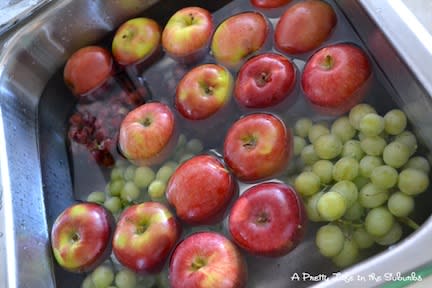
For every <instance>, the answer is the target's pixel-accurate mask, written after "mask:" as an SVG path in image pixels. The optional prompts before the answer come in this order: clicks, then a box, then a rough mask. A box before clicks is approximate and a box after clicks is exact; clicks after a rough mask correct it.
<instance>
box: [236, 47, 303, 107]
mask: <svg viewBox="0 0 432 288" xmlns="http://www.w3.org/2000/svg"><path fill="white" fill-rule="evenodd" d="M295 82H296V69H295V67H294V65H293V63H292V62H291V61H290V60H288V59H287V58H286V57H284V56H282V55H279V54H275V53H264V54H261V55H258V56H255V57H253V58H251V59H249V60H248V61H247V62H246V63H244V64H243V66H242V67H241V69H240V71H239V73H238V76H237V79H236V83H235V88H234V96H235V98H236V100H237V103H239V104H240V105H241V106H244V107H247V108H267V107H271V106H275V105H276V104H279V103H280V102H282V101H283V100H284V99H286V97H287V96H288V95H289V93H290V92H292V90H293V88H294V86H295Z"/></svg>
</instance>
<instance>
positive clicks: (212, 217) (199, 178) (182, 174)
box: [166, 155, 237, 225]
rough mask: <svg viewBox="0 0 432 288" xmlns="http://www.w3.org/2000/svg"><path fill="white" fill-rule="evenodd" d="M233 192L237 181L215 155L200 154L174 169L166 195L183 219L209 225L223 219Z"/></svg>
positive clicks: (190, 222) (192, 222)
mask: <svg viewBox="0 0 432 288" xmlns="http://www.w3.org/2000/svg"><path fill="white" fill-rule="evenodd" d="M236 192H237V186H236V182H235V180H234V179H233V177H232V176H231V173H230V172H229V171H228V170H227V169H226V168H225V167H224V165H223V164H222V163H221V162H220V161H219V160H218V159H217V158H216V157H214V156H211V155H199V156H195V157H193V158H191V159H189V160H187V161H186V162H184V163H183V164H181V165H180V166H179V167H178V168H177V169H176V170H175V172H174V174H173V175H172V176H171V178H170V180H169V182H168V185H167V189H166V197H167V199H168V202H169V203H170V204H171V205H172V206H173V207H174V208H175V210H176V214H177V216H178V217H179V218H180V219H181V220H183V221H184V222H186V223H188V224H191V225H206V224H209V225H210V224H215V223H217V222H218V221H220V220H222V218H223V216H224V213H225V211H226V209H227V207H228V204H229V203H230V202H231V199H232V198H233V197H234V196H235V193H236Z"/></svg>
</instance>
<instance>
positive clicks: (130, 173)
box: [123, 165, 137, 181]
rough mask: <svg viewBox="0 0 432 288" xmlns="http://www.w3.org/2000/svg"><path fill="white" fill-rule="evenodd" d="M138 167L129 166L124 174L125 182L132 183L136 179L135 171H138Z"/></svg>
mask: <svg viewBox="0 0 432 288" xmlns="http://www.w3.org/2000/svg"><path fill="white" fill-rule="evenodd" d="M136 168H137V167H136V166H135V165H129V166H128V167H127V168H126V169H125V171H124V174H123V177H124V180H125V181H132V180H133V179H134V177H135V170H136Z"/></svg>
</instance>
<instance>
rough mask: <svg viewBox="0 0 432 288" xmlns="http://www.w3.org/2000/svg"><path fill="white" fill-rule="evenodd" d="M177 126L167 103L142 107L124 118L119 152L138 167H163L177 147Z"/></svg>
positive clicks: (148, 104)
mask: <svg viewBox="0 0 432 288" xmlns="http://www.w3.org/2000/svg"><path fill="white" fill-rule="evenodd" d="M175 126H176V125H175V118H174V114H173V112H172V111H171V109H170V108H169V107H168V106H167V105H166V104H163V103H158V102H150V103H146V104H143V105H141V106H139V107H138V108H135V109H134V110H132V111H130V112H129V113H128V114H127V115H126V117H125V118H124V119H123V121H122V123H121V126H120V132H119V149H120V151H121V153H122V154H123V155H124V156H125V157H126V158H127V159H129V160H130V161H132V162H134V163H136V164H137V165H153V164H160V163H162V162H163V161H164V160H166V158H167V157H168V156H169V153H170V152H171V150H172V149H173V148H174V146H175V142H176V135H177V134H176V127H175Z"/></svg>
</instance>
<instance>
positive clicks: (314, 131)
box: [308, 124, 330, 143]
mask: <svg viewBox="0 0 432 288" xmlns="http://www.w3.org/2000/svg"><path fill="white" fill-rule="evenodd" d="M327 134H330V130H329V129H328V128H327V126H325V125H324V124H314V125H312V127H311V128H310V129H309V133H308V138H309V142H310V143H314V142H315V140H316V139H318V138H319V137H320V136H322V135H327Z"/></svg>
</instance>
